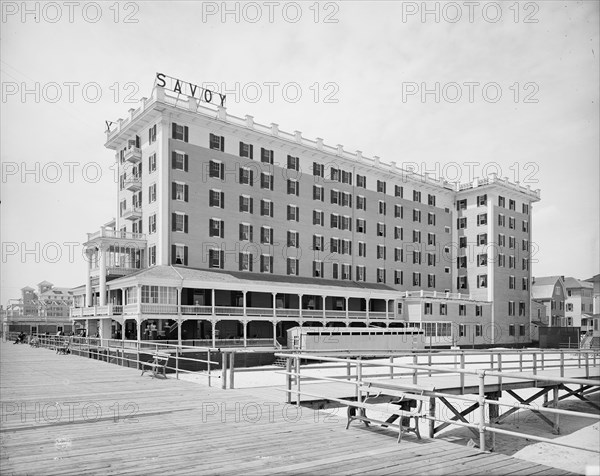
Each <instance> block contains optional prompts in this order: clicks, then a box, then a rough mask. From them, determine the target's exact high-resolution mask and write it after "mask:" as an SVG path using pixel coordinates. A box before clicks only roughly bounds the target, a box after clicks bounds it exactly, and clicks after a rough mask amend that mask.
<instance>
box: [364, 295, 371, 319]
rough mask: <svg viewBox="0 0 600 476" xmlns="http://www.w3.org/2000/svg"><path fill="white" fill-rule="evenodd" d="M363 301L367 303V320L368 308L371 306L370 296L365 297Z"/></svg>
mask: <svg viewBox="0 0 600 476" xmlns="http://www.w3.org/2000/svg"><path fill="white" fill-rule="evenodd" d="M365 301H366V303H367V306H366V309H367V321H368V320H369V317H370V316H369V308H370V307H371V298H365Z"/></svg>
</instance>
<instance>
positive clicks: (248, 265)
mask: <svg viewBox="0 0 600 476" xmlns="http://www.w3.org/2000/svg"><path fill="white" fill-rule="evenodd" d="M238 261H239V264H240V271H252V264H253V263H252V262H253V261H254V260H253V257H252V254H251V253H249V252H247V251H242V252H240V254H239V257H238Z"/></svg>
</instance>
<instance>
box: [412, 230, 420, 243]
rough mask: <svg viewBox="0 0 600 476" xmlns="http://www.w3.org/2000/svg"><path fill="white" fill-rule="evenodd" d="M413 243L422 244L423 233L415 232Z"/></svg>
mask: <svg viewBox="0 0 600 476" xmlns="http://www.w3.org/2000/svg"><path fill="white" fill-rule="evenodd" d="M413 243H421V232H420V231H419V230H413Z"/></svg>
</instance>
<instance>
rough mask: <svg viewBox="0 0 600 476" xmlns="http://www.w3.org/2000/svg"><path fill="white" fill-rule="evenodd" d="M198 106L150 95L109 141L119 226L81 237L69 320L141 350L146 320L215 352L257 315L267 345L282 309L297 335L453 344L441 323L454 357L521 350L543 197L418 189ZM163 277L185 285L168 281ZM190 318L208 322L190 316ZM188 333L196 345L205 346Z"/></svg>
mask: <svg viewBox="0 0 600 476" xmlns="http://www.w3.org/2000/svg"><path fill="white" fill-rule="evenodd" d="M175 90H177V92H180V89H179V90H178V89H177V87H175ZM192 96H193V95H190V96H185V95H182V94H177V95H174V94H173V93H172V92H170V91H169V90H168V89H167V88H165V87H162V86H161V85H160V84H157V85H155V88H154V90H153V93H152V96H151V98H149V99H146V98H144V99H143V100H142V104H141V105H140V107H139V108H138V109H136V110H134V109H131V110H130V113H129V117H128V118H127V119H125V120H123V119H119V120H118V122H117V123H116V124H115V126H114V129H113V130H110V131H108V132H107V142H106V147H107V148H109V149H111V150H114V151H115V159H116V162H117V164H118V167H119V177H120V179H119V184H118V190H117V209H116V211H115V212H116V218H115V219H114V221H111V222H109V223H107V224H106V225H105V226H103V227H102V228H101V230H100V231H99V232H96V233H90V234H89V235H88V240H87V243H86V246H87V249H88V257H89V260H88V280H87V283H86V286H85V288H81V289H79V290H78V291H76V294H77V296H76V309H74V311H73V317H74V318H75V319H83V318H87V321H89V320H90V319H89V318H92V319H91V320H92V321H93V320H98V323H97V324H96V325H98V326H99V327H100V328H102V329H104V334H105V335H106V334H108V333H109V329H111V326H109V324H110V321H111V320H113V321H115V322H119V321H121V322H120V325H124V323H125V321H127V320H129V321H132V323H135V328H136V333H137V336H138V337H142V338H143V332H142V328H143V324H142V323H143V322H146V321H153V322H154V321H155V320H159V321H160V322H159V323H158V324H155V325H156V326H157V327H161V326H163V325H164V322H168V321H173V322H175V323H176V324H177V325H176V328H177V329H178V337H179V338H181V337H182V331H183V330H185V326H184V324H183V323H184V322H186V321H194V320H195V321H203V320H207V322H209V323H210V326H209V327H210V329H211V330H210V332H208V335H209V336H210V337H212V339H213V340H214V339H215V337H216V334H217V332H216V331H217V330H218V329H217V324H220V325H221V326H223V325H225V324H224V323H225V322H227V321H231V322H233V323H234V324H235V326H237V327H236V328H235V329H233V330H232V331H231V334H232V335H234V336H238V337H241V336H244V339H247V338H248V330H247V326H248V325H250V323H251V322H253V320H252V319H251V318H252V317H260V319H263V318H264V319H266V320H267V322H270V323H271V324H272V325H273V330H272V331H271V329H270V327H269V326H266V328H267V330H266V331H265V330H264V329H262V331H261V332H257V333H256V335H257V336H264V335H265V332H266V333H267V334H268V337H271V338H276V337H277V335H276V333H279V334H281V335H283V334H285V330H284V329H283V328H282V329H279V330H278V328H277V325H279V324H281V322H282V321H280V320H279V319H278V317H277V309H288V310H291V309H294V310H295V311H296V312H297V314H294V313H289V312H288V314H286V315H285V316H284V317H285V318H286V319H288V320H289V319H290V318H296V321H293V322H295V323H296V324H298V323H301V324H304V323H305V321H306V322H309V321H307V320H306V319H304V318H305V317H306V318H307V319H314V318H318V319H317V321H318V323H320V325H328V324H332V323H337V324H339V325H382V326H390V325H392V324H394V325H400V324H402V325H405V324H406V323H411V325H415V326H416V325H423V326H425V324H420V323H426V322H430V323H432V322H433V323H440V325H437V324H435V325H433V326H431V325H430V326H429V329H430V331H429V332H435V333H436V334H435V336H436V337H441V336H442V335H438V333H442V334H444V336H445V337H450V336H449V335H447V334H448V331H447V330H446V325H445V324H444V323H448V322H449V323H451V324H450V325H451V326H452V325H453V326H454V328H453V329H454V330H452V331H450V333H451V334H452V336H451V340H452V341H453V343H455V344H459V343H460V342H466V343H474V345H475V344H477V345H483V344H486V343H487V344H498V343H505V344H518V343H521V342H527V341H528V336H529V329H528V327H529V302H530V289H529V285H528V283H529V282H530V268H529V257H530V243H531V207H532V203H534V202H536V201H538V200H539V191H533V190H531V189H530V188H529V187H522V186H519V185H518V184H513V183H510V182H508V180H506V179H502V178H498V177H495V176H490V177H487V178H484V179H478V180H475V181H473V182H471V183H467V184H454V183H449V182H446V181H444V180H437V179H433V178H431V177H428V176H420V175H415V174H413V173H408V172H406V171H404V170H402V169H400V168H398V167H397V166H396V163H395V162H391V163H384V162H383V161H381V160H380V159H379V158H378V157H374V158H367V157H365V156H363V155H362V153H361V152H360V151H357V152H356V153H351V152H347V151H345V150H344V148H343V146H342V145H338V146H336V147H331V146H328V145H326V144H324V142H323V140H322V139H320V138H317V139H315V140H310V139H306V138H304V137H302V133H301V132H300V131H295V132H294V133H287V132H284V131H281V130H279V127H278V125H277V124H274V123H272V124H270V125H268V126H265V125H261V124H258V123H255V122H254V119H253V117H252V116H246V117H244V118H238V117H235V116H232V115H230V114H228V113H227V111H226V109H225V107H223V106H216V107H212V106H211V105H210V104H208V103H206V102H200V101H199V100H198V99H197V98H196V97H192ZM153 268H156V269H159V270H160V269H163V270H164V273H163V274H164V276H163V277H164V278H165V280H163V281H161V279H159V278H157V277H156V275H152V273H150V270H152V269H153ZM164 268H169V269H174V270H176V272H178V273H179V272H180V270H185V271H184V273H190V272H191V273H192V275H189V274H188V275H186V276H187V277H185V276H184V277H182V278H174V279H179V283H178V284H177V283H172V282H170V281H169V279H170V278H169V277H171V278H172V277H173V276H172V273H170V271H167V270H165V269H164ZM149 273H150V274H149ZM193 273H196V274H193ZM198 273H199V274H198ZM151 275H152V276H153V278H152V279H154V280H152V279H150V280H148V279H149V278H150V276H151ZM158 275H161V276H162V274H161V273H160V272H159V273H158ZM225 277H227V278H226V279H225ZM146 278H148V279H146ZM186 280H189V282H187V281H186ZM150 283H152V284H150ZM167 283H169V284H168V285H167ZM231 283H235V284H236V285H237V286H239V288H237V289H226V288H227V286H229V284H231ZM251 284H252V286H251ZM200 285H201V286H202V287H197V286H200ZM290 285H292V286H293V287H294V290H293V292H291V290H290ZM151 286H155V287H156V286H158V288H160V289H158V290H157V291H156V293H157V297H156V299H157V300H158V302H155V301H154V299H155V298H154V295H153V293H154V291H153V290H152V289H153V288H151ZM192 286H196V287H192ZM257 286H258V287H257ZM261 286H262V287H261ZM162 288H165V289H162ZM225 291H227V292H228V293H229V294H226V293H225V294H224V292H225ZM234 291H235V292H234ZM315 291H320V292H315ZM325 291H326V292H325ZM134 304H135V305H136V307H135V309H134V307H133V305H134ZM146 304H161V305H162V304H164V305H165V306H166V307H165V308H163V309H164V310H165V312H164V313H158V314H152V313H148V312H144V310H143V309H142V305H146ZM193 305H198V306H200V307H202V306H204V307H205V309H204V310H203V312H205V313H206V315H205V316H201V317H202V318H200V319H199V318H198V317H197V316H196V317H194V316H193V315H192V316H190V315H188V314H184V312H188V311H189V310H187V309H182V308H181V307H182V306H193ZM111 306H112V307H111ZM127 306H129V308H127ZM169 306H175V307H169ZM109 307H111V309H109ZM225 307H227V308H231V309H233V310H231V309H229V310H225V309H221V308H225ZM249 308H260V309H265V310H266V311H265V313H264V315H261V316H251V315H249V314H248V309H249ZM98 309H99V310H98ZM156 309H158V308H157V307H155V310H156ZM304 311H306V312H304ZM309 311H310V312H309ZM313 311H321V313H320V314H318V313H317V314H315V315H311V312H313ZM99 313H100V314H99ZM115 313H120V314H115ZM240 313H241V314H240ZM336 313H337V314H336ZM292 314H293V315H292ZM300 314H302V316H300ZM182 316H183V317H182ZM240 316H241V317H240ZM300 317H302V319H300ZM113 318H115V319H113ZM102 321H109V322H108V323H107V322H102ZM197 324H198V322H196V324H195V325H196V327H194V329H195V330H194V334H195V335H202V336H203V337H204V336H206V334H207V333H206V332H205V331H204V330H199V329H200V327H198V325H197ZM337 324H336V325H337ZM86 325H89V322H88V323H87V324H86ZM169 326H170V328H171V327H172V326H171V324H169ZM188 326H189V324H188ZM461 326H462V327H461ZM483 328H485V330H484V329H483ZM432 329H435V331H434V330H432ZM263 331H264V332H263ZM267 331H268V332H267ZM99 332H100V333H102V332H101V330H99ZM158 332H163V330H162V328H161V330H160V331H158V330H157V333H158ZM227 333H229V331H228V332H227ZM269 333H271V334H269ZM134 334H135V333H134ZM218 334H219V335H223V333H222V332H219V333H218ZM252 334H254V333H252ZM165 336H167V337H168V333H167V332H166V331H165ZM450 343H452V342H449V344H450Z"/></svg>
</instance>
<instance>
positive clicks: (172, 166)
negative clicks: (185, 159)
mask: <svg viewBox="0 0 600 476" xmlns="http://www.w3.org/2000/svg"><path fill="white" fill-rule="evenodd" d="M176 162H177V154H176V153H175V151H173V152H171V168H172V169H174V168H175V164H176Z"/></svg>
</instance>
